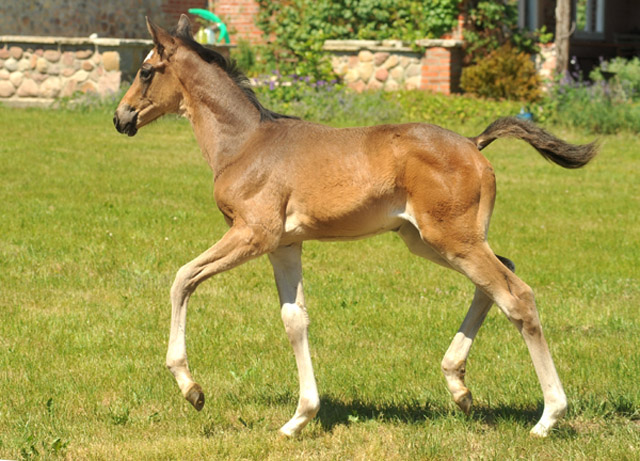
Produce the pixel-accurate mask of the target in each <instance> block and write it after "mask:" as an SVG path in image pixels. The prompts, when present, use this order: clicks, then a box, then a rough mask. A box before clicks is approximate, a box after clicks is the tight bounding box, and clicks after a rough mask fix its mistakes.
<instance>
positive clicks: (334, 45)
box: [323, 39, 462, 94]
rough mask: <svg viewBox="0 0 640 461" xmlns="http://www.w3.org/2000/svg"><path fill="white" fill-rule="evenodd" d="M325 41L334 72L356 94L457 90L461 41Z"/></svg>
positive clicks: (446, 92) (445, 91) (460, 64)
mask: <svg viewBox="0 0 640 461" xmlns="http://www.w3.org/2000/svg"><path fill="white" fill-rule="evenodd" d="M413 45H414V46H409V44H408V43H406V42H402V41H400V40H382V41H378V40H327V41H326V42H325V43H324V48H323V49H324V50H325V51H327V52H329V53H330V55H331V64H332V66H333V70H334V72H336V74H338V75H339V76H340V77H341V78H343V79H344V81H345V83H346V84H347V85H348V86H349V87H351V88H353V89H354V90H356V91H364V90H378V89H384V90H388V91H394V90H399V89H407V90H413V89H422V90H431V91H436V92H440V93H445V94H449V93H453V92H457V91H458V90H459V85H460V74H461V72H462V41H461V40H453V39H447V40H444V39H438V40H418V41H416V42H415V43H414V44H413Z"/></svg>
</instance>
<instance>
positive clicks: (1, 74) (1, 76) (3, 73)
mask: <svg viewBox="0 0 640 461" xmlns="http://www.w3.org/2000/svg"><path fill="white" fill-rule="evenodd" d="M10 76H11V72H9V71H8V70H7V69H0V80H9V77H10Z"/></svg>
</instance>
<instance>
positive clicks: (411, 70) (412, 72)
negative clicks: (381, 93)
mask: <svg viewBox="0 0 640 461" xmlns="http://www.w3.org/2000/svg"><path fill="white" fill-rule="evenodd" d="M418 75H422V67H421V66H420V65H419V64H411V65H409V66H408V67H407V70H406V71H405V76H406V77H407V78H410V77H416V76H418Z"/></svg>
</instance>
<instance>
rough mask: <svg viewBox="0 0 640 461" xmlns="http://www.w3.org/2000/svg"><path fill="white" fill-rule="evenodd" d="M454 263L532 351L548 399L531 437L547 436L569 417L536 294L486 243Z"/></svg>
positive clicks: (457, 258)
mask: <svg viewBox="0 0 640 461" xmlns="http://www.w3.org/2000/svg"><path fill="white" fill-rule="evenodd" d="M450 263H451V264H452V265H454V266H456V267H457V268H459V270H461V271H462V272H464V273H465V274H466V275H467V276H468V277H469V278H470V279H471V280H472V281H473V282H474V283H475V284H476V286H477V287H478V288H479V289H481V290H482V291H484V292H485V293H486V294H487V295H488V296H489V297H490V298H491V299H493V301H494V302H495V303H496V305H497V306H498V307H499V308H500V310H502V312H504V313H505V315H506V316H507V317H508V318H509V320H510V321H511V322H512V323H513V324H514V325H515V326H516V328H517V329H518V331H520V333H521V335H522V337H523V338H524V341H525V343H526V345H527V348H528V349H529V353H530V355H531V359H532V361H533V366H534V368H535V370H536V374H537V375H538V380H539V381H540V386H541V387H542V393H543V396H544V411H543V413H542V417H541V418H540V421H539V422H538V423H537V424H536V426H535V427H534V428H533V429H532V431H531V433H532V434H534V435H538V436H542V437H544V436H547V435H548V434H549V432H550V431H551V428H552V427H553V426H554V425H555V424H556V423H557V421H558V420H559V419H560V418H561V417H562V416H563V415H564V414H565V412H566V409H567V398H566V396H565V393H564V390H563V389H562V384H561V383H560V378H559V377H558V373H557V372H556V368H555V365H554V364H553V359H552V358H551V354H550V352H549V347H548V346H547V342H546V341H545V339H544V335H543V334H542V326H541V324H540V318H539V316H538V311H537V309H536V304H535V300H534V297H533V291H532V290H531V288H530V287H529V286H528V285H527V284H526V283H524V282H523V281H522V280H520V279H519V278H518V277H517V276H516V275H515V274H514V273H513V272H512V271H511V270H509V269H508V268H507V267H505V265H504V264H503V263H502V262H501V261H500V260H499V259H498V258H497V257H496V256H495V255H494V254H493V252H492V251H491V249H490V248H489V245H488V244H487V243H486V242H483V243H479V244H477V245H475V246H473V247H472V248H469V249H468V250H467V251H466V252H465V253H464V256H461V255H460V253H458V256H457V257H452V258H451V259H450Z"/></svg>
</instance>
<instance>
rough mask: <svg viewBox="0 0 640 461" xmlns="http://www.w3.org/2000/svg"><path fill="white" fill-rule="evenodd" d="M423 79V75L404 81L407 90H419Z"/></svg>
mask: <svg viewBox="0 0 640 461" xmlns="http://www.w3.org/2000/svg"><path fill="white" fill-rule="evenodd" d="M421 81H422V77H420V76H418V77H409V78H407V79H406V80H405V81H404V87H405V88H406V89H407V90H417V89H420V82H421Z"/></svg>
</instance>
